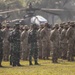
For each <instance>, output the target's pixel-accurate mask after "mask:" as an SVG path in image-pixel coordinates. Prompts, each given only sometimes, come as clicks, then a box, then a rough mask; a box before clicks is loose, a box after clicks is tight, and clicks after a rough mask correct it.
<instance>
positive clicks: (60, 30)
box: [58, 23, 65, 58]
mask: <svg viewBox="0 0 75 75" xmlns="http://www.w3.org/2000/svg"><path fill="white" fill-rule="evenodd" d="M64 25H65V23H61V24H60V26H59V29H58V30H59V35H60V39H59V42H60V45H59V46H60V50H59V57H60V58H62V56H61V55H62V44H61V42H62V41H61V32H62V30H63V27H64Z"/></svg>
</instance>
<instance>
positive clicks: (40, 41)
mask: <svg viewBox="0 0 75 75" xmlns="http://www.w3.org/2000/svg"><path fill="white" fill-rule="evenodd" d="M43 28H44V25H43V24H42V25H40V28H39V29H38V47H39V59H42V38H41V30H42V29H43Z"/></svg>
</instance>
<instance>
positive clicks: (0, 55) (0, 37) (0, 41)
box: [0, 24, 3, 67]
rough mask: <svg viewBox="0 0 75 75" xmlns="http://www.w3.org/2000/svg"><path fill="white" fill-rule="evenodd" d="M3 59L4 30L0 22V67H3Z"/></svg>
mask: <svg viewBox="0 0 75 75" xmlns="http://www.w3.org/2000/svg"><path fill="white" fill-rule="evenodd" d="M2 59H3V32H2V30H1V24H0V67H2V65H1V63H2Z"/></svg>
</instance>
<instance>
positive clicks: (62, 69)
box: [0, 60, 75, 75]
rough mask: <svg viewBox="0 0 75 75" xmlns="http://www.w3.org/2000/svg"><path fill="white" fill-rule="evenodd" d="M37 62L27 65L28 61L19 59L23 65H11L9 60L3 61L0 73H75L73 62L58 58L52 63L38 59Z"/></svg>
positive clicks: (47, 74)
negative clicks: (56, 62) (37, 64)
mask: <svg viewBox="0 0 75 75" xmlns="http://www.w3.org/2000/svg"><path fill="white" fill-rule="evenodd" d="M33 63H34V62H33ZM39 63H40V64H41V65H39V66H36V65H33V66H29V64H28V61H21V64H22V65H24V66H23V67H12V66H10V65H9V62H3V63H2V65H3V66H5V67H4V68H0V75H75V62H67V61H62V60H59V63H58V64H53V63H52V62H51V61H50V60H39Z"/></svg>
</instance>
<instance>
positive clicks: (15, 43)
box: [9, 24, 20, 66]
mask: <svg viewBox="0 0 75 75" xmlns="http://www.w3.org/2000/svg"><path fill="white" fill-rule="evenodd" d="M9 41H10V42H11V56H12V66H16V65H17V66H20V63H19V62H20V31H19V24H16V25H15V29H14V30H13V31H12V33H11V36H10V38H9Z"/></svg>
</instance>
